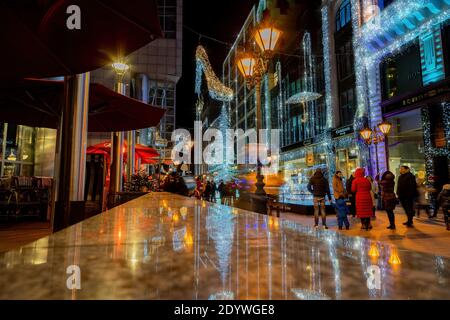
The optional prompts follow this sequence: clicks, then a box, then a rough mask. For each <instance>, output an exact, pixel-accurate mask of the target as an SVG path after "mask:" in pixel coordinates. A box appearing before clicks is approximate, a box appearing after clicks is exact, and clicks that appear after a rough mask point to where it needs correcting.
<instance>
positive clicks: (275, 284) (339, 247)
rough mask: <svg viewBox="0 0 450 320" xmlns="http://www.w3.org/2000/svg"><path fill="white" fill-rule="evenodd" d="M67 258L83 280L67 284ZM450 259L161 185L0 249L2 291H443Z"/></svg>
mask: <svg viewBox="0 0 450 320" xmlns="http://www.w3.org/2000/svg"><path fill="white" fill-rule="evenodd" d="M71 265H76V266H79V267H80V270H81V290H76V289H71V290H69V289H67V285H66V282H67V279H68V277H69V276H70V275H68V274H67V273H66V271H67V267H68V266H71ZM449 265H450V260H449V259H446V258H442V257H437V256H432V255H426V254H420V253H416V252H410V251H402V250H398V249H397V248H395V247H391V246H389V245H387V244H383V243H378V242H373V241H371V240H368V239H362V238H357V237H346V236H345V235H342V234H338V233H335V232H333V231H323V230H313V229H312V228H310V227H305V226H301V225H298V224H295V223H293V222H290V221H283V220H279V219H277V218H272V217H267V216H262V215H258V214H255V213H251V212H246V211H242V210H238V209H232V208H229V207H225V206H221V205H218V204H210V203H206V202H203V201H198V200H195V199H190V198H184V197H181V196H177V195H172V194H167V193H161V194H152V195H148V196H145V197H142V198H140V199H137V200H134V201H132V202H129V203H127V204H125V205H123V206H120V207H118V208H115V209H113V210H111V211H109V212H106V213H104V214H102V215H99V216H97V217H94V218H92V219H90V220H87V221H84V222H83V223H80V224H78V225H75V226H73V227H71V228H68V229H66V230H63V231H61V232H59V233H56V234H54V235H52V236H50V237H47V238H43V239H41V240H39V241H36V242H34V243H32V244H30V245H27V246H24V247H22V248H21V249H18V250H15V251H10V252H7V253H3V254H0V299H450V269H449ZM371 267H372V269H373V268H374V267H375V269H377V270H379V271H380V282H379V289H377V288H375V289H374V288H371V289H369V286H368V285H367V284H368V279H369V283H370V284H376V282H371V281H370V280H371V279H372V278H370V274H369V273H368V271H370V270H371Z"/></svg>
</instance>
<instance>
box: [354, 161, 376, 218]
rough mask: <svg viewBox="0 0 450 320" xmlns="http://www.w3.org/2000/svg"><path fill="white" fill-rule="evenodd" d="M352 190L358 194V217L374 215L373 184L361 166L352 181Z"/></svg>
mask: <svg viewBox="0 0 450 320" xmlns="http://www.w3.org/2000/svg"><path fill="white" fill-rule="evenodd" d="M352 192H353V193H354V194H356V214H357V216H358V218H370V217H372V215H373V202H372V195H371V192H372V184H371V183H370V181H369V180H367V178H365V177H364V169H362V168H359V169H357V170H356V173H355V180H353V183H352Z"/></svg>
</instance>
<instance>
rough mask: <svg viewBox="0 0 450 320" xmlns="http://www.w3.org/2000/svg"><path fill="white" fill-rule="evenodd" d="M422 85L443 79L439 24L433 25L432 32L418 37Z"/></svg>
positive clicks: (442, 53)
mask: <svg viewBox="0 0 450 320" xmlns="http://www.w3.org/2000/svg"><path fill="white" fill-rule="evenodd" d="M419 40H420V57H421V64H422V79H423V85H424V86H426V85H429V84H432V83H435V82H439V81H441V80H444V79H445V68H444V52H443V47H442V36H441V26H440V24H437V25H434V27H433V31H432V32H426V33H424V34H422V35H421V36H420V37H419Z"/></svg>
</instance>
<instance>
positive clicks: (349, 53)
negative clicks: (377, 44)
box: [336, 39, 355, 80]
mask: <svg viewBox="0 0 450 320" xmlns="http://www.w3.org/2000/svg"><path fill="white" fill-rule="evenodd" d="M353 56H354V55H353V44H352V41H351V40H350V39H349V40H348V41H346V42H345V43H344V44H343V45H341V46H340V47H339V48H337V50H336V58H337V62H338V75H339V80H344V79H346V78H348V77H350V76H352V75H353V74H354V73H355V67H354V61H353Z"/></svg>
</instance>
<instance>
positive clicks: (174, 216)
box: [172, 213, 180, 223]
mask: <svg viewBox="0 0 450 320" xmlns="http://www.w3.org/2000/svg"><path fill="white" fill-rule="evenodd" d="M172 220H173V222H175V223H177V222H178V221H180V217H179V215H178V213H175V214H174V215H173V217H172Z"/></svg>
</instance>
